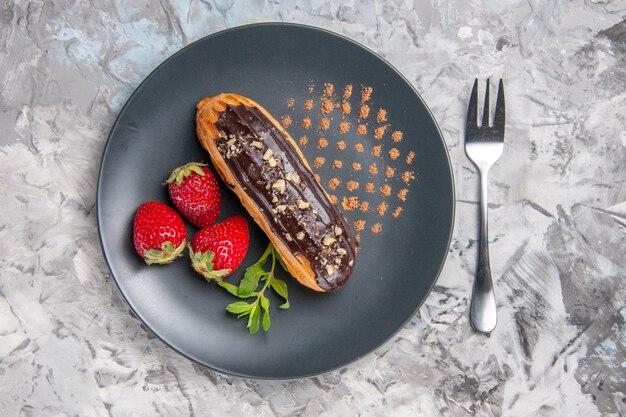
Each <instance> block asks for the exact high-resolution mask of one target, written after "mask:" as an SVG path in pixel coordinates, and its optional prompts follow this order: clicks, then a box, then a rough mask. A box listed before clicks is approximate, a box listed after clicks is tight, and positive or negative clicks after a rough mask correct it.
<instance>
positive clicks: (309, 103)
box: [304, 99, 313, 110]
mask: <svg viewBox="0 0 626 417" xmlns="http://www.w3.org/2000/svg"><path fill="white" fill-rule="evenodd" d="M312 108H313V100H312V99H308V100H307V101H305V102H304V109H305V110H311V109H312Z"/></svg>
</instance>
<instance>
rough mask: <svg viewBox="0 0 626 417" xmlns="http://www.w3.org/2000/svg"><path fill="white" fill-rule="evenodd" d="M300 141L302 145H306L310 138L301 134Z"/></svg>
mask: <svg viewBox="0 0 626 417" xmlns="http://www.w3.org/2000/svg"><path fill="white" fill-rule="evenodd" d="M298 142H299V143H300V145H302V146H305V145H306V144H307V143H308V142H309V138H307V137H306V136H300V140H299V141H298Z"/></svg>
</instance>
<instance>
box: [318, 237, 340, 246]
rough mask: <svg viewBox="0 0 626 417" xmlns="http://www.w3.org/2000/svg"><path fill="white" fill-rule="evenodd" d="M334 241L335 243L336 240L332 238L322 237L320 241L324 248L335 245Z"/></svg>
mask: <svg viewBox="0 0 626 417" xmlns="http://www.w3.org/2000/svg"><path fill="white" fill-rule="evenodd" d="M336 241H337V239H335V238H334V237H330V236H324V238H323V239H322V244H323V245H324V246H330V245H332V244H333V243H335V242H336Z"/></svg>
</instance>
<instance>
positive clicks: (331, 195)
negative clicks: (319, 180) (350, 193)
mask: <svg viewBox="0 0 626 417" xmlns="http://www.w3.org/2000/svg"><path fill="white" fill-rule="evenodd" d="M328 199H329V200H330V202H331V203H333V204H337V196H336V195H333V194H328Z"/></svg>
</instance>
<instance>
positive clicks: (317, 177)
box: [313, 174, 320, 182]
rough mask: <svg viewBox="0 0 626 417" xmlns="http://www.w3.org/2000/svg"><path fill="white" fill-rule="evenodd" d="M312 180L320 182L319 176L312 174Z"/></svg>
mask: <svg viewBox="0 0 626 417" xmlns="http://www.w3.org/2000/svg"><path fill="white" fill-rule="evenodd" d="M313 178H315V181H317V182H320V174H313Z"/></svg>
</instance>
